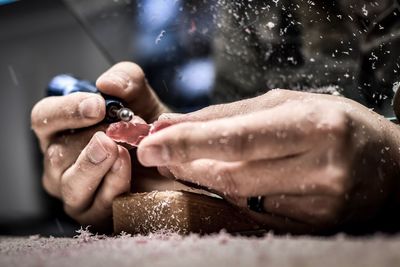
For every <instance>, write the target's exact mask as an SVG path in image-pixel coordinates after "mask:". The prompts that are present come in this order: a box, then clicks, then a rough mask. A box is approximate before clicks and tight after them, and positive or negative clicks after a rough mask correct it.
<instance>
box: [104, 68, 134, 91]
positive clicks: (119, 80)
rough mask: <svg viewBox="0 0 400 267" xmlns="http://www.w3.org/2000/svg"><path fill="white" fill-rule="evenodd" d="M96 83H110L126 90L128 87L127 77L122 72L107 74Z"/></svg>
mask: <svg viewBox="0 0 400 267" xmlns="http://www.w3.org/2000/svg"><path fill="white" fill-rule="evenodd" d="M97 82H100V83H101V82H108V83H112V84H114V85H115V86H117V87H118V88H120V89H123V90H124V89H126V88H127V87H128V85H129V76H128V75H127V74H126V73H124V72H108V73H105V74H103V75H102V76H100V78H99V79H98V80H97Z"/></svg>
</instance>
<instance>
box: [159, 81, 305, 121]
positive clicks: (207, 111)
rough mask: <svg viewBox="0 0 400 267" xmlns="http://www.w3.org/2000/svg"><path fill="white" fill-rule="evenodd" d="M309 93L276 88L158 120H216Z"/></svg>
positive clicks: (257, 109)
mask: <svg viewBox="0 0 400 267" xmlns="http://www.w3.org/2000/svg"><path fill="white" fill-rule="evenodd" d="M309 95H310V94H306V93H300V92H295V91H289V90H282V89H274V90H270V91H269V92H267V93H265V94H263V95H260V96H258V97H254V98H249V99H244V100H239V101H235V102H231V103H227V104H219V105H212V106H208V107H205V108H203V109H200V110H197V111H194V112H190V113H187V114H176V113H165V114H162V115H161V116H160V117H159V118H158V121H160V122H164V123H167V122H168V123H169V124H170V125H172V124H176V123H182V122H194V121H208V120H215V119H220V118H226V117H232V116H237V115H243V114H248V113H251V112H256V111H260V110H264V109H269V108H273V107H275V106H277V105H279V104H282V103H284V102H285V101H287V100H289V99H290V100H299V99H302V98H304V97H306V96H309Z"/></svg>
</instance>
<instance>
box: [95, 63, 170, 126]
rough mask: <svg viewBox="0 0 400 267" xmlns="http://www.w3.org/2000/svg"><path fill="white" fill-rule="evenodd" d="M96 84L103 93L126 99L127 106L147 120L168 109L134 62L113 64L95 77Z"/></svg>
mask: <svg viewBox="0 0 400 267" xmlns="http://www.w3.org/2000/svg"><path fill="white" fill-rule="evenodd" d="M96 85H97V87H98V88H99V90H101V91H102V92H103V93H105V94H109V95H112V96H115V97H119V98H121V99H123V100H124V101H126V102H127V104H128V107H129V108H131V109H132V111H133V112H134V113H136V114H137V115H139V116H140V117H142V118H144V119H145V120H146V121H147V122H153V121H154V120H155V119H156V118H157V117H158V116H159V115H160V114H161V113H164V112H167V111H168V109H167V108H166V107H165V106H164V105H163V104H162V103H161V101H160V100H159V98H158V97H157V95H156V94H155V93H154V91H153V89H152V88H151V87H150V85H149V84H148V82H147V80H146V77H145V75H144V72H143V70H142V69H141V68H140V67H139V66H138V65H136V64H134V63H131V62H120V63H118V64H116V65H114V66H113V67H111V68H110V69H109V70H107V71H106V72H105V73H103V74H102V75H101V76H100V77H99V78H98V79H97V82H96Z"/></svg>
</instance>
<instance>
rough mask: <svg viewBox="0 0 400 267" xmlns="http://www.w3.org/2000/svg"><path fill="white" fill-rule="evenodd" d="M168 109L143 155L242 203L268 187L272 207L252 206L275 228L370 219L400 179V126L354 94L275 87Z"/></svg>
mask: <svg viewBox="0 0 400 267" xmlns="http://www.w3.org/2000/svg"><path fill="white" fill-rule="evenodd" d="M163 117H164V119H163V121H162V123H163V124H171V125H172V126H170V127H167V128H166V129H162V130H160V131H158V132H156V133H154V134H153V135H150V136H149V137H147V138H145V139H144V140H143V141H142V142H141V144H140V145H139V148H138V158H139V160H140V162H141V163H142V164H144V165H145V166H162V167H166V168H167V169H168V170H169V171H170V172H171V173H172V174H173V176H174V177H176V178H178V179H181V180H186V181H190V182H193V183H197V184H199V185H202V186H205V187H208V188H209V189H211V190H214V191H217V192H219V194H221V195H224V196H226V198H227V199H229V200H231V201H232V202H234V203H235V204H237V205H239V206H243V207H245V206H246V201H245V200H246V198H247V197H252V196H254V197H255V196H265V201H264V207H265V210H266V211H267V213H266V214H263V215H261V214H257V213H253V212H250V214H251V215H252V216H253V217H254V218H255V219H256V220H258V221H259V222H261V223H264V224H265V225H266V226H267V227H271V228H273V229H277V230H282V231H297V232H309V231H312V230H314V231H324V230H330V229H332V228H335V227H339V226H343V225H345V224H349V223H356V222H366V221H367V220H369V219H371V218H373V217H374V216H376V214H377V213H378V212H379V209H381V208H382V206H383V205H385V202H386V201H388V199H389V197H390V196H391V194H394V190H395V187H398V181H399V179H398V173H399V170H398V160H397V159H398V158H399V157H398V149H397V148H398V147H399V145H398V141H397V140H400V138H399V133H398V132H399V131H398V129H397V128H396V126H394V125H392V124H391V123H390V122H388V121H386V120H385V119H383V118H382V117H380V116H379V115H377V114H376V113H374V112H372V111H370V110H368V109H367V108H365V107H363V106H361V105H359V104H358V103H356V102H353V101H351V100H348V99H345V98H341V97H333V96H326V95H317V94H309V93H299V92H292V91H285V90H273V91H271V92H269V93H267V94H265V95H263V96H260V97H257V98H253V99H248V100H244V101H239V102H236V103H231V104H226V105H218V106H212V107H208V108H206V109H203V110H200V111H197V112H194V113H191V114H187V115H181V116H173V117H172V118H170V119H168V115H164V116H163ZM163 172H164V173H165V169H164V171H163Z"/></svg>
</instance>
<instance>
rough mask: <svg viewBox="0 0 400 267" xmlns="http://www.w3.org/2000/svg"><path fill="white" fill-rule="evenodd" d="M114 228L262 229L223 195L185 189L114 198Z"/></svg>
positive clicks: (203, 231) (183, 231)
mask: <svg viewBox="0 0 400 267" xmlns="http://www.w3.org/2000/svg"><path fill="white" fill-rule="evenodd" d="M113 220H114V232H115V233H116V234H118V233H120V232H122V231H124V232H127V233H130V234H143V235H146V234H149V233H153V232H158V231H166V232H177V233H180V234H189V233H199V234H209V233H215V232H219V231H221V230H222V229H225V230H226V231H227V232H230V233H243V232H244V233H252V232H257V231H259V230H262V229H261V227H260V226H259V225H257V224H256V223H255V222H254V221H252V220H251V219H250V218H249V216H248V215H247V214H246V213H245V212H243V211H242V210H240V209H239V208H237V207H235V206H233V205H231V204H229V203H228V202H226V201H225V200H223V199H219V198H216V197H211V196H207V195H203V194H197V193H192V192H186V191H154V192H149V193H137V194H128V195H124V196H121V197H118V198H117V199H115V200H114V202H113Z"/></svg>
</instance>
